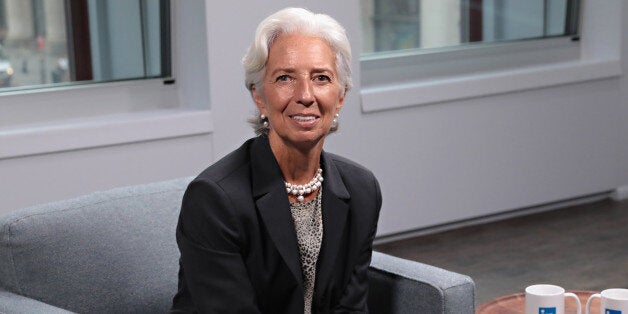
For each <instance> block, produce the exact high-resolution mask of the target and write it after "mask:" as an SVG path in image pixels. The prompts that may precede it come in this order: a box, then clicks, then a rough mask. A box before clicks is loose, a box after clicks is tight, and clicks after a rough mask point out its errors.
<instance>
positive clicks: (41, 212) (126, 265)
mask: <svg viewBox="0 0 628 314" xmlns="http://www.w3.org/2000/svg"><path fill="white" fill-rule="evenodd" d="M190 180H191V178H184V179H177V180H172V181H166V182H160V183H154V184H147V185H140V186H133V187H126V188H119V189H114V190H110V191H107V192H98V193H94V194H91V195H87V196H84V197H80V198H76V199H72V200H68V201H62V202H56V203H50V204H46V205H41V206H35V207H31V208H28V209H25V210H19V211H15V212H11V213H10V214H8V215H6V216H4V217H2V218H0V265H2V267H0V287H1V288H2V289H4V290H6V291H10V292H13V293H17V294H20V295H25V296H27V297H30V298H33V299H36V300H40V301H43V302H45V303H49V304H51V305H54V306H57V307H60V308H63V309H67V310H70V311H74V312H81V313H98V312H109V313H115V312H144V313H156V312H165V311H166V310H167V309H168V308H169V306H170V302H171V300H172V296H173V295H174V293H175V292H176V290H177V271H178V260H177V259H178V256H179V253H178V250H177V246H176V241H175V228H176V222H177V217H178V213H179V209H180V206H181V198H182V196H183V192H184V190H185V188H186V186H187V184H188V182H189V181H190ZM103 300H106V302H103Z"/></svg>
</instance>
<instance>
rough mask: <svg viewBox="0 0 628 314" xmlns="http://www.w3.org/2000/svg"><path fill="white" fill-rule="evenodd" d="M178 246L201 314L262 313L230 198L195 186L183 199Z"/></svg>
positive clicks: (208, 186) (206, 185) (210, 186)
mask: <svg viewBox="0 0 628 314" xmlns="http://www.w3.org/2000/svg"><path fill="white" fill-rule="evenodd" d="M176 237H177V244H178V245H179V250H180V251H181V267H182V273H183V276H182V278H181V279H180V280H185V286H186V289H187V290H188V292H189V297H190V299H191V301H192V303H193V304H194V307H195V308H196V311H197V312H199V313H221V314H222V313H246V314H249V313H259V312H260V311H259V309H258V307H257V303H256V298H255V292H254V290H253V286H252V284H251V281H250V279H249V276H248V272H247V269H246V266H245V264H244V259H243V257H242V250H241V247H242V242H241V241H242V239H241V237H242V233H241V230H240V228H239V222H238V221H237V218H236V214H235V211H234V208H233V206H232V203H231V201H230V200H229V197H228V196H227V195H226V193H225V192H224V191H223V190H222V189H221V188H220V187H219V186H218V185H217V184H215V183H213V182H208V181H194V182H193V183H191V184H190V186H188V189H187V191H186V192H185V195H184V197H183V203H182V206H181V213H180V216H179V223H178V225H177V232H176Z"/></svg>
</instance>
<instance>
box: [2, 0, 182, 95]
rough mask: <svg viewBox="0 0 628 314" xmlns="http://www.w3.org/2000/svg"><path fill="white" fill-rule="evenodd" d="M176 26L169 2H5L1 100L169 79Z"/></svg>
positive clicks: (128, 0) (88, 0)
mask: <svg viewBox="0 0 628 314" xmlns="http://www.w3.org/2000/svg"><path fill="white" fill-rule="evenodd" d="M169 21H170V4H169V1H168V0H132V1H131V0H72V1H66V0H19V1H18V0H0V92H1V91H7V90H11V89H16V88H22V89H23V88H34V87H45V86H50V85H51V84H57V85H58V84H60V83H65V84H66V85H67V84H69V83H70V82H83V83H84V82H92V83H94V82H110V81H119V80H129V79H146V78H156V77H161V78H164V77H169V76H170V75H171V73H170V45H169V43H170V34H169V30H170V28H169V27H168V25H169ZM161 26H164V27H161Z"/></svg>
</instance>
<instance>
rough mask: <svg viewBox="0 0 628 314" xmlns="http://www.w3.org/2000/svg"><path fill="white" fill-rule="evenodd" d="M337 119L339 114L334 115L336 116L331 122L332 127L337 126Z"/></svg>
mask: <svg viewBox="0 0 628 314" xmlns="http://www.w3.org/2000/svg"><path fill="white" fill-rule="evenodd" d="M338 117H340V115H339V114H336V115H335V116H334V120H333V121H332V122H331V123H333V125H337V124H338Z"/></svg>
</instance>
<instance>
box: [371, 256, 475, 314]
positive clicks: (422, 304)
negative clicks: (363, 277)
mask: <svg viewBox="0 0 628 314" xmlns="http://www.w3.org/2000/svg"><path fill="white" fill-rule="evenodd" d="M369 282H370V285H369V286H370V292H369V310H370V312H372V313H425V314H428V313H439V314H440V313H445V314H465V313H475V285H474V283H473V280H472V279H471V278H470V277H469V276H465V275H461V274H457V273H454V272H451V271H448V270H444V269H441V268H437V267H434V266H430V265H426V264H422V263H418V262H414V261H409V260H404V259H401V258H397V257H393V256H390V255H386V254H383V253H379V252H373V258H372V260H371V267H370V268H369Z"/></svg>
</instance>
